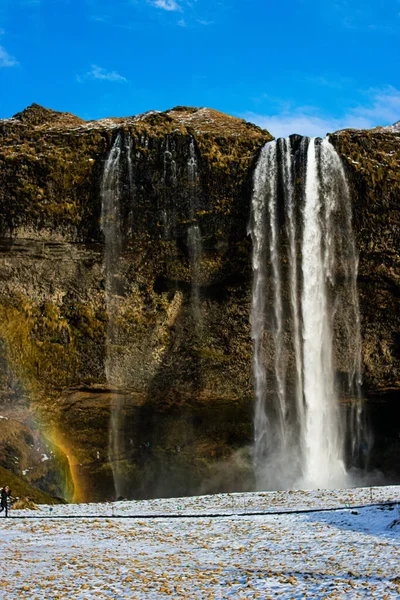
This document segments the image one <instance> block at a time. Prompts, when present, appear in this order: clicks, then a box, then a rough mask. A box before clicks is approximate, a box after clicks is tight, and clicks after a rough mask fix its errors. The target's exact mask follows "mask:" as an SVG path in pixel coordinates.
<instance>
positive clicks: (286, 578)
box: [1, 486, 400, 600]
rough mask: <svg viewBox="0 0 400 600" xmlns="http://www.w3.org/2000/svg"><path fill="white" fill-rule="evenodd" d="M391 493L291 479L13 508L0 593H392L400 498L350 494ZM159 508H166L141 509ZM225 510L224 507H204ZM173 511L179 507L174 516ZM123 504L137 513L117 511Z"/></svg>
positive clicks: (395, 591)
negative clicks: (294, 485)
mask: <svg viewBox="0 0 400 600" xmlns="http://www.w3.org/2000/svg"><path fill="white" fill-rule="evenodd" d="M399 494H400V486H398V487H396V486H393V487H387V488H371V489H370V488H364V489H360V490H356V489H355V490H335V491H324V490H316V491H310V492H305V491H300V490H298V491H295V492H265V493H262V492H260V493H253V494H221V495H217V496H202V497H194V498H172V499H156V500H146V501H140V502H118V503H115V504H91V505H66V506H55V507H53V510H52V507H45V506H42V507H41V510H40V512H39V513H37V512H35V513H32V512H30V511H13V512H12V513H11V516H17V517H18V518H17V519H16V520H14V519H8V520H5V521H3V523H4V524H3V525H2V539H3V542H4V543H3V548H4V549H3V562H2V581H1V586H2V594H3V596H4V597H5V598H7V597H9V598H18V599H20V598H21V599H23V598H37V599H38V600H39V599H43V600H44V599H45V598H56V597H59V598H74V599H76V600H83V599H95V598H96V599H99V598H132V599H133V598H135V599H143V600H145V599H146V600H147V599H149V600H158V599H160V600H162V599H163V598H167V597H170V598H177V599H180V598H200V599H203V598H204V599H205V598H216V599H217V598H218V599H225V598H232V599H237V598H240V599H248V598H252V599H253V598H259V599H260V600H261V599H264V598H269V597H276V596H278V597H280V598H283V599H289V598H305V597H306V598H311V597H315V598H320V599H322V598H343V599H344V598H351V599H352V600H353V599H360V600H361V599H364V598H377V599H382V598H384V597H386V598H388V599H391V598H398V597H399V583H398V565H399V560H400V541H399V537H398V531H397V529H398V528H397V526H393V527H392V528H391V527H390V526H391V525H392V524H393V523H394V521H396V520H397V519H398V518H399V515H398V508H396V507H394V506H391V507H367V508H357V509H355V508H354V506H355V505H359V504H362V503H364V502H370V500H371V495H372V500H375V501H378V499H393V498H395V499H397V500H398V498H399ZM344 504H350V507H347V508H342V509H341V510H338V511H337V512H329V511H326V510H323V511H321V512H314V513H303V514H272V515H249V516H239V514H238V513H241V512H243V510H244V509H246V510H248V509H254V508H255V507H257V508H263V509H264V510H270V509H271V508H272V509H275V510H277V509H278V508H279V509H281V510H282V509H284V510H287V509H293V508H295V509H296V508H299V507H302V506H303V507H305V506H308V507H311V506H314V507H321V506H325V507H326V506H336V505H339V506H340V505H342V506H343V505H344ZM352 507H353V508H352ZM155 509H157V511H159V512H160V513H162V514H163V518H156V519H148V518H146V515H148V514H149V513H152V512H154V511H155ZM226 510H228V511H229V513H230V514H226V515H225V516H223V517H222V518H212V516H211V515H212V513H216V512H218V513H221V512H224V511H226ZM177 511H178V512H179V513H181V514H182V516H183V518H177V519H176V518H175V519H174V518H171V517H170V515H171V513H172V514H176V512H177ZM113 513H114V517H113ZM129 513H131V514H136V515H138V516H137V517H136V518H124V516H125V517H126V516H127V515H129ZM185 513H187V514H186V516H185ZM188 513H190V514H198V517H197V518H193V517H192V518H191V517H190V516H188ZM207 513H209V514H207ZM88 514H91V515H92V518H89V517H88V516H86V517H85V516H84V515H88ZM107 515H108V516H107ZM117 515H119V516H117ZM140 515H142V516H140ZM24 516H30V517H32V518H29V519H25V518H24ZM65 517H66V518H65ZM71 517H72V518H71ZM73 517H75V518H73ZM19 549H23V551H22V552H21V551H20V550H19Z"/></svg>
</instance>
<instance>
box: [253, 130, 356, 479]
mask: <svg viewBox="0 0 400 600" xmlns="http://www.w3.org/2000/svg"><path fill="white" fill-rule="evenodd" d="M302 167H303V169H304V167H305V173H301V169H302ZM299 170H300V173H299ZM299 174H301V175H303V177H302V179H303V180H304V175H305V187H304V189H301V190H299V187H300V186H299V185H298V184H297V186H296V184H295V181H296V176H297V179H299V177H298V175H299ZM281 203H282V204H283V208H282V209H281ZM299 204H300V205H299ZM280 221H284V224H283V223H282V224H280ZM250 233H251V236H252V241H253V294H252V313H251V323H252V338H253V344H254V355H253V367H254V380H255V393H256V404H255V420H254V429H255V444H254V468H255V475H256V479H257V487H258V488H259V489H261V488H266V487H280V488H282V487H336V486H338V487H339V486H345V485H346V484H348V483H349V479H348V476H347V473H346V469H345V462H344V454H345V436H346V429H345V427H344V426H343V425H344V424H343V422H342V421H343V419H342V418H341V413H340V410H339V400H338V397H339V394H338V386H337V383H336V369H337V365H336V361H337V360H339V361H341V365H340V368H341V370H343V371H345V372H347V373H348V381H347V385H346V388H345V390H342V393H343V392H344V393H345V394H347V397H350V398H352V400H353V402H352V406H353V409H352V413H351V414H352V418H350V420H349V427H348V431H347V435H348V436H349V438H350V440H351V447H352V448H351V450H352V455H353V456H356V454H357V449H358V448H359V447H360V443H361V438H362V411H361V396H360V392H359V387H360V383H361V336H360V327H359V325H360V319H359V310H358V297H357V285H356V278H357V255H356V251H355V244H354V238H353V233H352V221H351V203H350V194H349V190H348V186H347V182H346V178H345V174H344V170H343V167H342V164H341V161H340V158H339V156H338V155H337V153H336V151H335V149H334V148H333V146H332V145H331V144H330V143H329V141H328V140H327V139H326V140H322V141H321V140H314V139H312V140H308V139H305V140H304V139H303V140H302V141H301V142H300V144H299V146H298V150H297V157H295V155H294V154H293V150H292V148H291V140H290V139H281V140H278V142H270V143H268V144H266V145H265V146H264V148H263V150H262V153H261V156H260V159H259V162H258V164H257V167H256V170H255V174H254V191H253V198H252V214H251V226H250ZM268 250H269V252H268ZM286 289H287V290H288V302H286V301H285V300H284V299H285V297H286V294H285V290H286ZM269 314H273V318H270V319H268V318H267V316H268V315H269ZM271 339H272V340H273V346H274V348H273V351H272V352H267V351H266V349H267V348H268V340H271ZM268 369H270V370H273V373H274V375H273V377H272V375H271V381H269V382H268V385H267V370H268Z"/></svg>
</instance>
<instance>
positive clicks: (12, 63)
mask: <svg viewBox="0 0 400 600" xmlns="http://www.w3.org/2000/svg"><path fill="white" fill-rule="evenodd" d="M18 64H19V62H18V61H17V60H16V59H15V58H14V57H13V56H11V54H8V52H7V51H6V49H5V48H3V46H0V68H1V67H16V66H17V65H18Z"/></svg>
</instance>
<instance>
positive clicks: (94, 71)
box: [76, 65, 128, 83]
mask: <svg viewBox="0 0 400 600" xmlns="http://www.w3.org/2000/svg"><path fill="white" fill-rule="evenodd" d="M85 79H97V80H100V81H115V82H118V83H126V82H127V81H128V80H127V79H126V77H123V76H122V75H120V74H119V73H117V72H116V71H106V69H103V68H102V67H99V66H98V65H91V68H90V71H88V72H87V73H86V75H85V76H84V77H81V76H80V75H78V76H77V78H76V80H77V81H78V83H83V81H84V80H85Z"/></svg>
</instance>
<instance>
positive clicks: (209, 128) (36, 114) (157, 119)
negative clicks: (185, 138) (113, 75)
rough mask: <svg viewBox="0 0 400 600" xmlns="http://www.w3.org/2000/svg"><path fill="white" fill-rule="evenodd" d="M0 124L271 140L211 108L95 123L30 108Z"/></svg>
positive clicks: (152, 112) (150, 113) (179, 109)
mask: <svg viewBox="0 0 400 600" xmlns="http://www.w3.org/2000/svg"><path fill="white" fill-rule="evenodd" d="M0 123H4V124H8V125H14V126H21V125H22V126H25V127H28V128H30V129H32V128H33V129H35V130H41V131H44V132H46V131H52V130H53V131H54V130H56V131H59V130H75V131H80V132H84V131H85V130H92V129H114V128H120V127H122V128H125V127H127V128H128V127H129V128H130V129H131V128H132V126H133V127H135V128H137V129H139V130H141V131H142V130H143V129H148V130H151V133H152V134H153V135H157V134H166V133H173V132H181V133H186V132H189V133H193V134H196V135H201V134H210V135H213V136H223V137H248V138H263V139H265V138H267V139H273V138H272V136H271V135H270V134H269V133H268V132H266V131H265V130H263V129H261V128H260V127H258V126H257V125H254V124H253V123H248V122H247V121H245V120H244V119H238V118H237V117H232V116H231V115H227V114H224V113H222V112H219V111H217V110H214V109H212V108H193V107H188V106H176V107H175V108H172V109H170V110H167V111H164V112H159V111H155V110H150V111H148V112H145V113H143V114H139V115H136V116H132V117H119V118H115V117H110V118H105V119H99V120H97V121H95V120H92V121H84V120H83V119H80V118H79V117H76V116H75V115H72V114H71V113H67V112H57V111H55V110H51V109H48V108H44V107H43V106H40V105H38V104H32V105H31V106H28V107H27V108H25V110H23V111H22V112H19V113H17V114H16V115H14V116H13V117H12V118H11V119H3V120H2V121H0Z"/></svg>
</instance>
